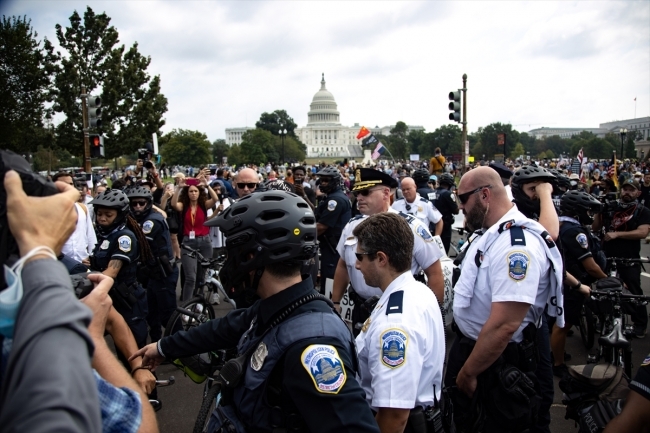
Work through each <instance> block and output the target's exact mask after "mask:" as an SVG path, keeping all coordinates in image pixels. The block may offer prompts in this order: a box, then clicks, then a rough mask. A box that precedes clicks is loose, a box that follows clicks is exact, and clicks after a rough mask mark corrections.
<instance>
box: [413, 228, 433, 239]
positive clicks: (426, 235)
mask: <svg viewBox="0 0 650 433" xmlns="http://www.w3.org/2000/svg"><path fill="white" fill-rule="evenodd" d="M415 232H416V233H417V234H418V235H419V236H420V237H421V238H422V239H424V241H425V242H431V241H432V240H433V236H431V233H429V230H427V229H426V227H424V226H423V225H421V224H418V226H417V228H416V229H415Z"/></svg>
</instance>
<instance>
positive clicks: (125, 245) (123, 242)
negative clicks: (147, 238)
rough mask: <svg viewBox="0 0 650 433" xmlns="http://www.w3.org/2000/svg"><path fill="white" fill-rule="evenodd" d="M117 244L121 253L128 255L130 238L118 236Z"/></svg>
mask: <svg viewBox="0 0 650 433" xmlns="http://www.w3.org/2000/svg"><path fill="white" fill-rule="evenodd" d="M117 244H118V246H119V248H120V250H121V251H124V252H125V253H128V252H129V251H131V238H130V237H128V236H126V235H125V236H120V238H119V239H118V240H117Z"/></svg>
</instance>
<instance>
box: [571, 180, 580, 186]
mask: <svg viewBox="0 0 650 433" xmlns="http://www.w3.org/2000/svg"><path fill="white" fill-rule="evenodd" d="M570 183H571V186H576V185H577V184H578V182H576V181H575V180H572V181H571V182H570Z"/></svg>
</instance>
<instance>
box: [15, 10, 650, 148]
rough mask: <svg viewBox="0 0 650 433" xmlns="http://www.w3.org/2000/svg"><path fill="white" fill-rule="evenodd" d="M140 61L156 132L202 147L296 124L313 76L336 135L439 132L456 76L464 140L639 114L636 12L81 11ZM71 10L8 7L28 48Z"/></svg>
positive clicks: (649, 78) (649, 48)
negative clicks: (400, 127)
mask: <svg viewBox="0 0 650 433" xmlns="http://www.w3.org/2000/svg"><path fill="white" fill-rule="evenodd" d="M91 7H92V8H93V10H94V11H95V12H96V13H101V12H104V11H105V12H106V13H107V14H108V15H109V16H110V17H111V18H112V24H113V25H114V26H115V27H116V28H117V29H118V31H119V33H120V42H121V43H124V44H126V45H127V46H130V45H132V44H133V43H134V42H135V41H137V42H138V44H139V50H140V52H141V53H142V54H144V55H148V56H151V58H152V62H151V65H150V67H149V72H150V73H151V74H152V75H156V74H159V75H160V76H161V80H162V90H163V93H164V94H165V95H166V96H167V97H168V99H169V111H168V113H167V114H166V119H167V124H166V125H165V127H164V130H165V131H169V130H171V129H172V128H186V129H197V130H200V131H202V132H205V133H207V135H208V137H209V138H210V139H211V140H214V139H216V138H220V137H223V136H224V129H225V128H227V127H234V126H244V125H248V126H252V125H254V123H255V121H256V120H257V119H258V118H259V116H260V114H261V113H262V112H263V111H272V110H275V109H286V110H287V111H288V112H289V114H290V115H292V116H293V117H294V119H295V120H296V122H297V123H298V124H299V125H304V124H305V123H306V120H307V111H308V109H309V103H310V102H311V98H312V96H313V94H314V93H315V92H316V91H317V90H318V89H319V85H320V84H319V82H320V74H321V73H322V72H325V79H326V80H327V87H328V89H329V90H330V91H331V92H332V93H333V94H334V96H335V97H336V100H337V102H338V105H339V111H340V112H341V120H342V121H343V123H344V124H347V125H351V124H352V123H354V122H359V123H361V124H366V125H372V126H374V125H380V126H381V125H386V124H393V123H395V122H396V121H397V120H403V121H405V122H407V123H409V124H418V125H423V126H425V128H426V129H427V130H429V131H431V130H433V129H435V128H436V127H438V126H440V125H441V124H444V123H448V122H447V121H446V119H447V113H448V111H447V109H446V105H447V102H448V101H447V93H448V92H449V91H450V90H454V89H456V88H458V87H460V86H461V84H462V83H461V76H462V74H463V73H467V74H468V77H469V78H468V88H469V92H468V117H469V127H470V130H476V129H477V128H478V127H479V126H484V125H486V124H488V123H490V122H496V121H500V122H511V123H513V124H514V125H517V126H516V128H517V129H519V130H527V129H529V127H528V125H531V126H530V128H534V127H537V126H542V125H544V126H551V125H554V126H584V127H595V126H597V125H598V124H599V123H601V122H605V121H609V120H612V119H623V118H629V117H632V115H633V114H634V102H633V99H634V98H635V97H637V98H638V99H637V101H638V105H637V116H647V115H650V25H649V24H648V23H649V22H650V3H648V2H647V1H638V2H582V1H580V2H547V1H545V2H475V1H466V2H441V1H430V2H427V1H423V2H403V1H382V2H369V1H359V2H349V1H348V2H281V1H274V2H260V1H236V2H235V1H233V2H216V1H207V2H193V1H182V2H181V1H113V2H92V4H91ZM85 8H86V3H85V2H77V1H57V2H43V1H29V0H21V1H14V2H13V3H5V4H3V9H2V13H4V14H7V15H12V14H15V15H23V14H26V15H27V16H28V17H29V18H31V19H32V24H33V25H34V27H35V28H36V29H37V31H38V32H39V34H40V36H44V35H47V37H48V38H49V39H51V40H55V37H54V25H55V24H56V23H59V24H61V25H63V26H65V25H66V24H68V23H69V21H68V17H69V16H70V15H71V14H72V11H73V10H74V9H76V10H77V11H78V12H79V13H81V14H82V13H83V11H84V10H85Z"/></svg>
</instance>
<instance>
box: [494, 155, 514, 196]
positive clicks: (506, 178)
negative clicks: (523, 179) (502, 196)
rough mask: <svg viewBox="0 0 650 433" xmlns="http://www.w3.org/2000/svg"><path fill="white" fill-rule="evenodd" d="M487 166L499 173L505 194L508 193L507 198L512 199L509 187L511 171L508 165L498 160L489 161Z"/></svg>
mask: <svg viewBox="0 0 650 433" xmlns="http://www.w3.org/2000/svg"><path fill="white" fill-rule="evenodd" d="M488 167H490V168H491V169H493V170H494V171H496V172H497V173H498V174H499V177H500V178H501V182H503V186H504V188H505V189H506V194H508V198H509V199H510V200H511V201H512V198H513V197H512V189H511V188H510V178H511V177H512V171H510V169H509V168H508V167H506V166H505V165H503V164H501V163H500V162H491V163H490V164H489V165H488Z"/></svg>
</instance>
